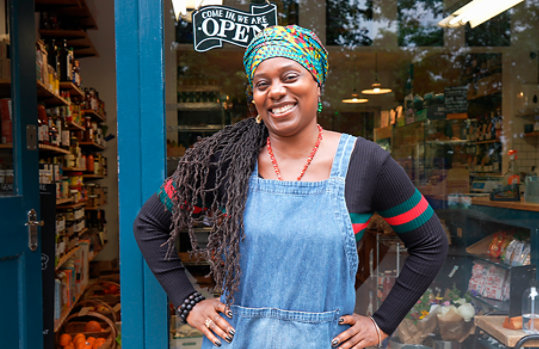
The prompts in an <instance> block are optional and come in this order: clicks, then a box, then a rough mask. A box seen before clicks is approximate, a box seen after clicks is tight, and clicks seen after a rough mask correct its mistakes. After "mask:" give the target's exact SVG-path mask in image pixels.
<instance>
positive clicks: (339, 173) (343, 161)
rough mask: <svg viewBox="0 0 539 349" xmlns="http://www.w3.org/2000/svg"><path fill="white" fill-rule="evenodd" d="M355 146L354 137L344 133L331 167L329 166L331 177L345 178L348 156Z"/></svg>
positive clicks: (348, 161)
mask: <svg viewBox="0 0 539 349" xmlns="http://www.w3.org/2000/svg"><path fill="white" fill-rule="evenodd" d="M355 144H356V137H353V136H350V135H348V134H346V133H343V134H342V135H341V139H340V141H339V146H338V148H337V153H336V154H335V158H334V159H333V165H332V166H331V177H332V178H334V177H340V178H343V179H344V178H346V173H347V172H348V164H349V163H350V156H351V154H352V151H353V150H354V145H355Z"/></svg>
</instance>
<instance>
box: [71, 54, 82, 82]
mask: <svg viewBox="0 0 539 349" xmlns="http://www.w3.org/2000/svg"><path fill="white" fill-rule="evenodd" d="M72 79H73V83H74V84H75V85H77V87H80V84H81V80H80V62H79V61H78V60H74V61H73V73H72Z"/></svg>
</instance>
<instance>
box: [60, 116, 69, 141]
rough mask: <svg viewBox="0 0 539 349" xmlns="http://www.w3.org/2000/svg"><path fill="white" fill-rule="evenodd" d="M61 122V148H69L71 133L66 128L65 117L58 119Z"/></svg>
mask: <svg viewBox="0 0 539 349" xmlns="http://www.w3.org/2000/svg"><path fill="white" fill-rule="evenodd" d="M60 119H61V120H62V142H61V145H62V148H69V139H70V138H71V133H70V132H69V128H68V127H67V123H66V119H65V117H62V118H60Z"/></svg>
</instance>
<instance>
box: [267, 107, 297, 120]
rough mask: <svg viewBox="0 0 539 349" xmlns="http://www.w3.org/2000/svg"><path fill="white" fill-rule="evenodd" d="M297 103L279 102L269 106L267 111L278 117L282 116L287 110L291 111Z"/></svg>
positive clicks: (287, 112)
mask: <svg viewBox="0 0 539 349" xmlns="http://www.w3.org/2000/svg"><path fill="white" fill-rule="evenodd" d="M296 105H297V103H281V104H279V105H277V106H273V107H271V108H270V109H269V110H268V111H269V113H270V115H271V116H273V117H276V118H279V117H283V116H286V115H288V114H289V112H292V111H293V110H294V109H295V107H296Z"/></svg>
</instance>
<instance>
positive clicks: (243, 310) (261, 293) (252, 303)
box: [202, 134, 358, 349]
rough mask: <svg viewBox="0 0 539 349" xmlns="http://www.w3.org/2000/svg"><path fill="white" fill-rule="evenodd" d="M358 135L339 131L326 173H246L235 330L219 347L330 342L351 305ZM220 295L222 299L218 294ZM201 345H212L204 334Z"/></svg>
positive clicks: (275, 348) (266, 348)
mask: <svg viewBox="0 0 539 349" xmlns="http://www.w3.org/2000/svg"><path fill="white" fill-rule="evenodd" d="M355 139H356V138H355V137H352V136H349V135H346V134H343V135H342V136H341V139H340V141H339V146H338V149H337V153H336V155H335V158H334V160H333V165H332V168H331V175H330V178H329V179H327V180H324V181H320V182H301V181H278V180H266V179H262V178H260V177H259V176H258V165H256V166H255V170H254V171H253V174H252V176H251V178H250V179H249V192H248V198H247V203H246V208H245V215H244V224H245V239H244V240H243V241H242V242H241V245H240V252H241V258H240V265H241V273H242V274H241V281H240V286H239V290H238V291H237V292H236V293H235V295H234V299H235V300H234V305H232V306H231V311H232V313H233V318H232V319H228V318H226V317H225V319H226V320H227V321H229V323H230V324H231V325H232V326H233V327H234V328H235V329H236V335H235V336H234V339H233V341H232V343H230V344H228V343H226V341H224V340H222V339H221V342H222V348H237V349H240V348H241V349H246V348H256V349H290V348H309V349H310V348H316V349H318V348H320V349H322V348H327V349H329V348H331V340H332V339H333V338H334V337H335V336H336V335H337V334H339V333H341V332H342V331H344V330H346V329H347V328H348V327H349V326H347V325H339V324H338V319H339V317H340V316H341V315H345V314H352V313H353V311H354V305H355V298H356V297H355V289H354V282H355V275H356V270H357V265H358V257H357V252H356V242H355V238H354V234H353V230H352V223H351V221H350V216H349V213H348V210H347V207H346V202H345V197H344V183H345V177H346V173H347V171H348V164H349V160H350V154H351V153H352V150H353V147H354V143H355ZM221 300H222V301H224V298H223V299H221ZM202 348H204V349H207V348H215V346H214V345H213V344H212V343H211V342H210V341H209V340H208V339H207V338H204V343H203V345H202Z"/></svg>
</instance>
